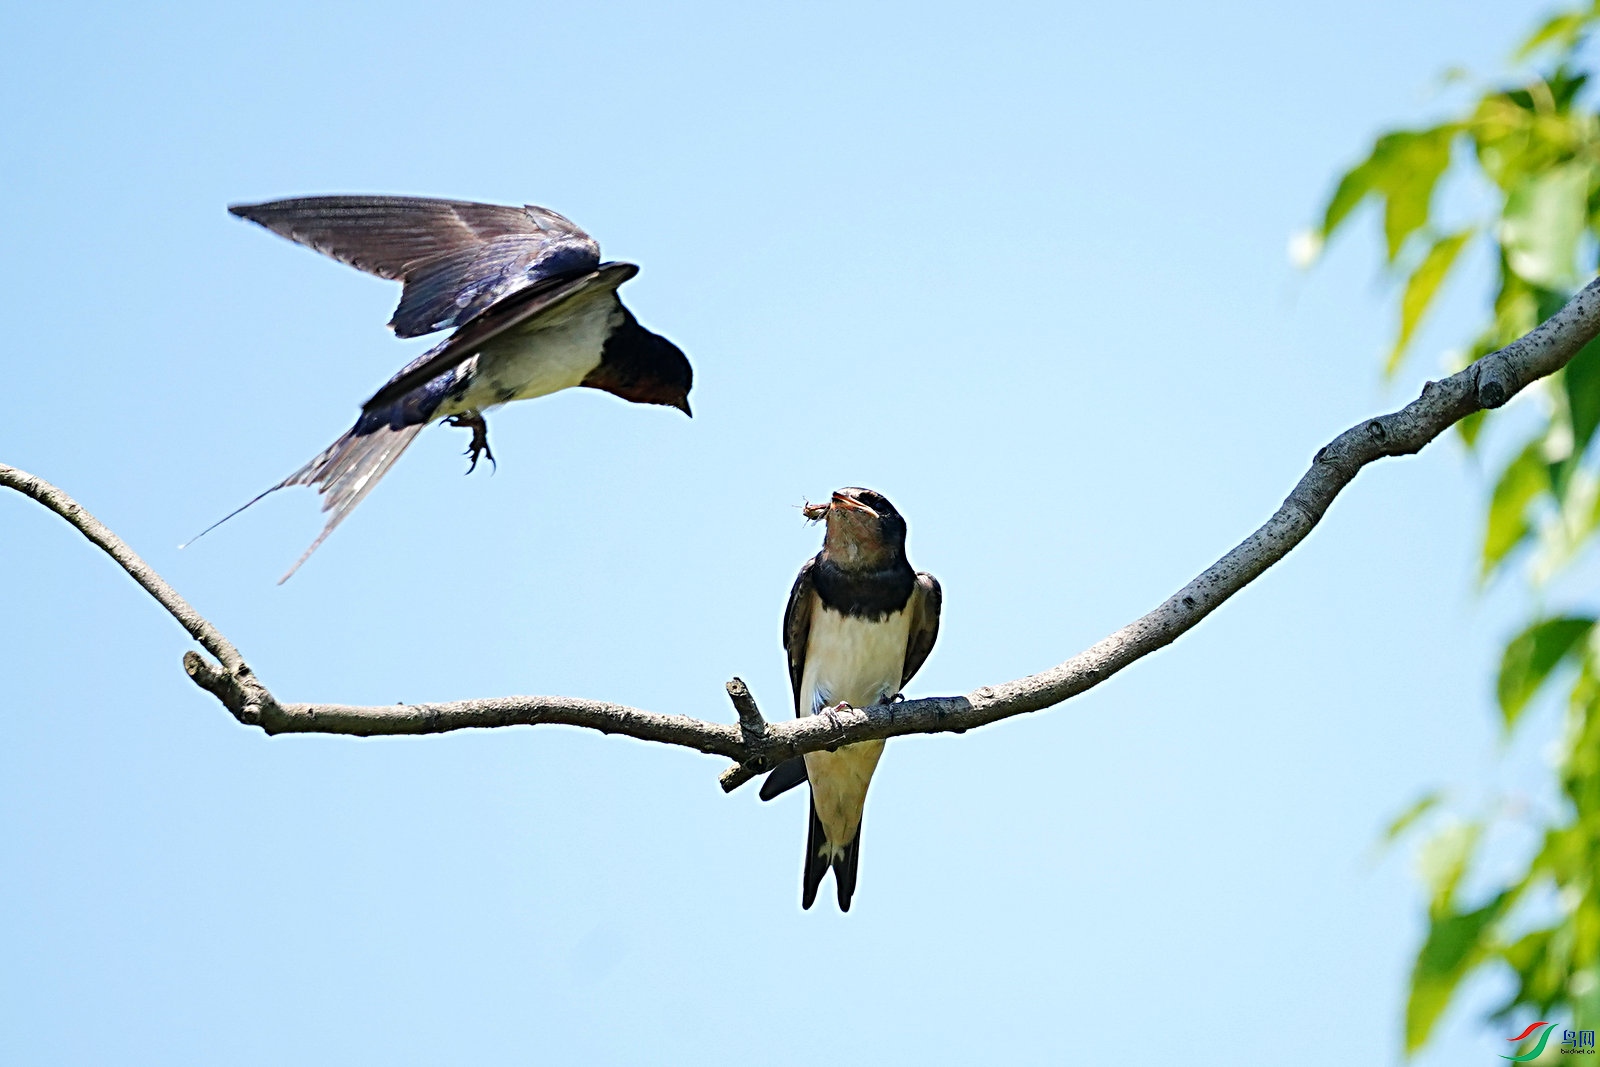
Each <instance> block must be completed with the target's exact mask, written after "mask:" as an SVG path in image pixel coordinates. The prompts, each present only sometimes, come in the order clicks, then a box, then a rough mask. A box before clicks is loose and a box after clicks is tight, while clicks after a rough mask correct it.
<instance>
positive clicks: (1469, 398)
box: [0, 279, 1600, 790]
mask: <svg viewBox="0 0 1600 1067" xmlns="http://www.w3.org/2000/svg"><path fill="white" fill-rule="evenodd" d="M1596 335H1600V279H1596V280H1595V281H1592V282H1590V283H1589V284H1588V285H1587V286H1585V287H1584V288H1583V289H1582V290H1581V291H1580V292H1579V293H1578V294H1577V295H1576V296H1574V297H1573V298H1572V299H1571V300H1570V301H1569V302H1568V303H1567V304H1566V306H1565V307H1563V308H1562V309H1561V310H1560V311H1558V312H1557V313H1556V314H1555V315H1553V316H1551V318H1550V319H1549V321H1547V322H1545V323H1544V324H1542V325H1541V326H1539V327H1538V328H1537V329H1535V330H1534V331H1533V332H1531V333H1529V334H1528V335H1527V336H1525V337H1523V338H1521V339H1519V340H1517V341H1515V342H1514V343H1512V344H1510V345H1507V346H1506V347H1505V348H1502V349H1500V350H1499V351H1497V352H1491V353H1490V354H1489V355H1487V356H1484V357H1483V358H1482V359H1480V360H1478V361H1477V362H1476V363H1473V364H1472V365H1471V366H1469V367H1467V368H1466V369H1464V370H1462V371H1460V372H1459V373H1457V374H1452V375H1451V376H1450V377H1448V378H1445V379H1443V380H1442V381H1437V382H1429V383H1428V384H1427V385H1425V386H1424V387H1423V390H1422V395H1421V396H1420V397H1418V398H1417V399H1416V400H1413V401H1412V402H1411V403H1409V404H1407V405H1406V406H1405V407H1404V408H1402V409H1400V410H1399V411H1396V412H1392V413H1390V414H1388V415H1380V416H1378V417H1377V418H1373V419H1368V420H1366V421H1364V422H1362V423H1360V424H1359V425H1357V426H1353V427H1351V428H1350V429H1348V430H1346V431H1345V432H1344V433H1342V434H1340V435H1339V436H1338V437H1336V438H1334V439H1333V440H1332V441H1330V442H1329V443H1328V444H1326V445H1324V446H1323V447H1322V448H1321V449H1319V450H1318V452H1317V454H1316V457H1315V458H1314V459H1313V460H1312V462H1311V469H1310V470H1308V471H1307V472H1306V473H1305V475H1304V476H1303V477H1302V478H1301V479H1300V482H1299V484H1297V485H1296V486H1295V487H1294V491H1293V492H1291V493H1290V494H1289V496H1288V497H1287V499H1285V500H1284V502H1283V504H1282V505H1281V506H1280V507H1279V508H1278V510H1277V511H1276V512H1275V513H1274V514H1273V516H1272V517H1271V518H1270V519H1268V520H1267V521H1266V522H1265V523H1264V524H1262V526H1261V528H1260V529H1258V530H1256V531H1255V532H1254V533H1252V534H1251V535H1250V536H1249V537H1247V538H1245V539H1244V540H1243V541H1242V542H1240V543H1239V545H1238V546H1237V547H1235V548H1234V549H1233V551H1231V552H1229V553H1228V554H1227V555H1225V556H1223V557H1222V558H1221V559H1219V560H1218V561H1217V562H1216V563H1213V564H1212V565H1211V566H1210V567H1207V568H1206V569H1205V570H1204V571H1203V572H1201V574H1200V575H1199V576H1198V577H1196V578H1195V579H1194V580H1193V581H1191V582H1190V583H1189V584H1188V585H1186V586H1184V587H1183V588H1182V589H1180V590H1178V591H1177V592H1176V593H1174V594H1172V596H1171V597H1169V598H1168V599H1167V600H1166V601H1165V602H1164V603H1162V604H1160V605H1159V606H1157V607H1156V608H1155V609H1154V610H1153V611H1150V612H1148V613H1146V614H1145V615H1143V616H1141V617H1140V618H1138V619H1135V620H1134V621H1133V622H1131V623H1129V624H1128V625H1127V626H1124V627H1123V628H1122V629H1120V630H1118V631H1117V632H1116V633H1114V634H1111V635H1110V636H1109V637H1106V638H1105V639H1104V640H1102V641H1100V642H1098V643H1096V644H1095V645H1093V646H1091V647H1090V648H1087V649H1085V650H1084V651H1082V652H1080V653H1078V654H1077V655H1076V656H1073V657H1072V658H1071V659H1069V660H1067V661H1066V662H1064V663H1062V664H1060V665H1058V666H1055V667H1052V668H1050V669H1049V670H1046V671H1041V672H1040V673H1038V674H1032V675H1029V676H1028V677H1026V678H1019V679H1017V680H1015V681H1011V682H1005V683H1002V684H1000V685H986V686H983V687H982V688H979V689H975V690H973V691H972V692H970V693H967V694H966V695H965V696H950V697H929V698H924V699H921V700H908V701H905V702H904V703H900V704H886V705H878V706H874V707H870V708H858V709H852V710H847V711H842V712H833V711H830V712H826V713H824V714H821V715H817V716H812V717H809V718H803V719H785V720H783V721H780V722H775V723H772V722H767V721H766V720H765V719H763V718H762V715H761V712H760V710H759V708H758V707H757V706H756V702H755V699H754V697H752V696H751V695H750V690H749V689H748V688H747V687H746V686H745V684H744V683H743V682H742V681H740V680H739V679H737V678H735V679H733V681H731V682H729V683H728V686H727V690H728V696H729V699H730V700H732V702H733V705H734V711H735V713H736V716H737V720H738V721H737V723H736V724H731V723H718V722H710V721H707V720H703V719H695V718H690V717H689V716H686V715H662V714H658V713H656V712H650V711H641V710H640V709H638V708H630V707H626V706H623V705H620V704H607V703H603V702H601V701H598V700H582V699H578V698H574V697H492V698H488V699H481V700H458V701H452V702H450V703H445V704H393V705H387V706H381V707H351V706H345V705H339V704H285V703H281V702H279V701H278V700H277V699H276V698H275V697H274V696H273V695H272V693H271V692H269V691H268V689H267V688H266V686H264V685H263V684H262V683H261V682H260V680H259V679H257V678H256V676H255V674H254V673H253V672H252V671H251V670H250V667H249V666H248V665H247V664H246V663H245V661H244V658H243V657H242V656H241V655H240V654H239V651H238V649H236V648H234V647H233V645H232V644H231V643H230V642H229V641H228V639H227V638H225V637H223V636H222V634H221V633H220V632H219V631H218V630H217V628H216V627H214V626H212V625H211V624H210V623H209V622H207V621H206V620H205V618H204V617H202V616H201V615H200V613H199V612H197V611H195V610H194V608H193V607H191V606H190V605H189V603H188V602H187V601H185V600H184V599H183V598H182V597H181V596H179V595H178V594H177V593H176V592H175V591H174V590H173V589H172V587H171V586H169V585H167V583H166V582H165V581H163V580H162V579H161V576H160V575H158V574H156V573H155V572H154V571H153V570H151V569H150V567H149V565H147V564H146V563H145V562H144V561H143V560H142V559H140V558H139V557H138V555H137V554H135V553H134V552H133V550H132V549H130V548H129V547H128V546H127V545H125V544H124V543H123V542H122V540H121V539H120V538H118V537H117V536H116V535H115V534H113V533H112V532H111V531H110V530H108V529H107V528H106V527H105V526H103V525H101V523H100V522H99V521H98V520H96V519H95V518H94V516H92V515H90V514H89V513H88V512H87V511H85V510H84V509H83V507H82V506H80V505H79V504H78V503H77V502H76V501H74V500H73V499H72V498H71V497H69V496H67V495H66V494H65V493H63V492H62V491H61V490H59V489H57V488H56V487H54V486H52V485H50V484H49V483H48V482H45V481H43V480H42V479H40V478H36V477H34V476H33V475H31V474H28V473H26V472H24V471H20V470H17V469H16V468H15V467H8V466H6V465H4V464H0V485H4V486H6V487H8V488H11V489H15V490H17V491H18V492H20V493H22V494H24V495H26V496H30V497H32V498H33V499H34V500H37V501H38V502H39V503H41V504H43V505H44V506H45V507H47V508H49V509H50V510H51V511H53V512H55V513H56V514H57V515H60V516H61V517H62V518H64V519H66V520H67V522H69V523H71V524H72V525H73V526H74V527H76V528H77V529H78V531H79V532H80V533H82V534H83V535H84V536H85V537H87V538H88V539H89V540H90V541H92V542H94V544H96V545H98V546H99V547H100V548H101V549H103V550H104V551H105V552H106V553H107V554H108V555H110V556H111V558H112V559H114V560H116V562H117V564H118V565H119V566H121V567H122V569H123V570H125V571H126V572H127V573H128V574H129V576H131V577H132V578H133V580H134V581H136V582H138V583H139V585H140V586H141V587H143V588H144V590H145V591H146V592H148V593H149V594H150V595H151V596H152V597H154V598H155V599H156V601H157V602H158V603H160V604H161V606H162V607H164V608H166V609H167V612H168V613H169V614H170V615H171V616H172V617H173V618H174V619H176V620H177V621H178V624H179V625H180V626H182V627H183V628H184V629H185V630H187V631H188V632H189V635H190V636H191V637H193V638H194V639H195V641H197V642H198V643H199V644H200V646H201V647H202V648H204V649H205V650H206V651H207V652H209V653H210V654H211V656H212V657H214V659H207V658H205V657H204V656H202V655H201V654H200V653H198V652H195V651H189V652H187V653H185V654H184V657H183V665H184V670H185V671H187V673H188V675H189V677H190V678H192V679H193V680H194V682H195V684H196V685H198V686H200V687H201V688H202V689H204V690H206V691H207V692H208V693H210V694H212V695H213V696H214V697H216V698H217V699H218V700H219V701H221V702H222V704H223V706H224V707H226V708H227V709H228V710H229V711H230V712H231V713H232V714H233V716H234V718H236V719H237V720H238V721H239V722H241V723H244V724H246V725H248V726H258V727H260V728H261V729H263V730H265V731H266V732H267V733H269V734H280V733H329V734H350V735H353V736H357V737H370V736H374V735H377V734H433V733H443V732H444V731H446V730H462V729H467V728H471V727H478V728H487V727H496V726H519V725H522V726H533V725H537V724H540V723H560V724H564V725H567V726H580V727H584V728H586V729H590V730H599V731H600V732H601V733H607V734H622V735H625V736H627V737H633V738H637V739H639V740H641V741H657V742H661V743H663V744H668V745H680V746H682V747H684V748H692V749H695V750H696V751H699V752H706V753H711V754H713V755H718V756H725V757H727V758H728V759H731V760H733V761H734V765H733V766H732V767H730V768H729V769H728V770H727V771H725V772H724V773H723V775H722V779H721V782H722V787H723V789H725V790H733V789H735V788H737V787H738V786H740V785H742V784H743V783H745V782H747V781H749V780H750V779H751V778H753V777H755V776H756V775H758V774H760V773H762V772H763V771H765V770H767V769H768V768H770V767H773V766H776V765H777V764H778V763H780V762H782V761H783V760H785V759H788V758H790V757H791V756H798V755H801V754H803V753H806V752H814V751H817V750H819V749H832V748H837V747H838V746H840V745H846V744H852V743H854V742H857V741H866V740H870V739H873V738H888V737H896V736H899V735H901V734H924V733H942V732H952V733H962V732H964V731H966V730H970V729H972V728H973V727H977V726H986V725H988V724H989V723H992V722H997V721H999V720H1001V719H1007V718H1010V717H1012V716H1013V715H1021V714H1024V713H1025V712H1030V711H1039V710H1041V709H1043V708H1048V707H1052V706H1054V705H1056V704H1059V703H1061V702H1062V701H1064V700H1067V699H1069V698H1071V697H1074V696H1077V695H1078V694H1079V693H1082V692H1084V691H1085V690H1087V689H1091V688H1093V687H1094V686H1096V685H1099V684H1100V683H1101V682H1103V681H1105V680H1106V679H1107V678H1109V677H1111V676H1112V675H1113V674H1115V673H1117V672H1118V671H1120V670H1121V669H1122V668H1124V667H1126V666H1127V665H1128V664H1130V663H1132V662H1134V661H1135V660H1138V659H1141V658H1143V657H1144V656H1148V655H1149V654H1150V653H1152V652H1154V651H1156V650H1157V649H1160V648H1164V647H1166V646H1167V645H1170V644H1171V643H1172V642H1173V641H1176V640H1177V639H1178V638H1179V637H1181V636H1182V635H1183V634H1184V633H1186V632H1187V631H1188V630H1189V629H1191V628H1192V627H1194V626H1195V625H1196V624H1197V623H1199V622H1200V620H1201V619H1204V618H1205V617H1206V616H1207V615H1209V614H1211V613H1212V612H1213V611H1215V610H1216V609H1217V608H1218V607H1220V606H1221V605H1222V603H1223V602H1224V601H1226V600H1227V599H1228V598H1229V597H1231V596H1232V595H1233V594H1235V593H1237V592H1238V591H1239V590H1241V589H1243V588H1244V587H1245V586H1246V585H1249V584H1250V583H1251V582H1252V581H1254V580H1255V579H1256V578H1258V577H1259V576H1260V575H1261V574H1262V572H1264V571H1265V570H1266V569H1267V568H1268V567H1270V566H1272V565H1273V564H1274V563H1276V562H1278V560H1280V559H1282V558H1283V557H1284V556H1286V555H1288V554H1289V552H1290V551H1291V550H1292V549H1293V548H1294V547H1295V546H1296V545H1298V544H1299V543H1300V542H1301V541H1303V540H1304V539H1305V537H1306V535H1307V534H1309V533H1310V532H1311V530H1312V528H1313V527H1314V526H1316V524H1317V523H1318V522H1319V521H1320V520H1321V518H1322V516H1323V515H1324V514H1326V513H1327V510H1328V506H1329V505H1330V504H1332V503H1333V498H1334V497H1336V496H1338V494H1339V491H1340V490H1342V489H1343V488H1344V487H1345V486H1346V485H1348V484H1350V482H1351V481H1352V480H1353V479H1354V478H1355V476H1356V475H1357V474H1358V473H1360V471H1361V468H1363V467H1365V466H1366V465H1367V464H1369V463H1372V462H1375V461H1376V460H1379V459H1382V458H1383V457H1385V456H1405V455H1412V454H1414V453H1416V452H1418V451H1420V450H1421V449H1422V448H1423V446H1425V445H1427V444H1428V442H1430V441H1432V440H1433V439H1434V438H1436V437H1438V436H1439V435H1440V434H1441V433H1443V432H1444V431H1445V430H1447V429H1448V428H1449V427H1450V426H1452V425H1453V424H1454V423H1456V422H1458V421H1459V420H1461V419H1463V418H1465V417H1466V416H1468V415H1470V414H1472V413H1473V412H1476V411H1481V410H1484V409H1486V408H1497V407H1499V406H1501V405H1502V404H1504V403H1505V402H1506V401H1508V400H1510V399H1511V398H1512V397H1513V396H1515V395H1516V394H1517V393H1518V392H1520V391H1521V390H1523V389H1524V388H1526V387H1527V386H1528V385H1529V384H1530V383H1532V382H1534V381H1537V380H1538V379H1540V378H1543V377H1545V376H1547V375H1550V374H1553V373H1555V372H1556V371H1557V370H1559V369H1561V368H1562V367H1563V366H1565V365H1566V363H1567V361H1568V360H1570V359H1571V358H1572V357H1573V356H1574V355H1576V354H1577V352H1578V350H1579V349H1581V348H1582V347H1583V346H1584V345H1585V344H1587V343H1588V342H1589V341H1591V340H1593V339H1594V338H1595V337H1596Z"/></svg>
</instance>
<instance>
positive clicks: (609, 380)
mask: <svg viewBox="0 0 1600 1067" xmlns="http://www.w3.org/2000/svg"><path fill="white" fill-rule="evenodd" d="M583 384H584V385H587V386H590V387H591V388H595V389H604V390H605V391H606V392H608V393H613V394H615V395H617V396H620V397H621V398H622V399H624V400H631V401H632V402H633V403H635V404H663V405H665V406H666V407H669V408H677V409H678V410H679V411H681V412H683V413H684V414H685V415H688V416H690V417H691V418H692V417H693V416H694V412H692V411H690V410H689V390H690V388H692V387H693V385H694V368H693V367H691V366H689V357H687V356H685V355H684V354H683V349H681V348H679V347H678V346H677V345H675V344H673V343H672V342H671V341H669V340H667V339H666V338H665V337H662V336H661V335H660V334H658V333H653V332H651V331H650V330H647V329H645V328H644V327H643V326H640V325H639V324H638V322H637V321H635V320H634V318H633V316H632V315H629V316H628V319H627V321H626V323H625V324H624V325H623V326H622V327H620V328H619V329H617V330H616V331H615V332H614V333H612V335H611V337H610V338H609V339H608V340H607V341H606V345H605V352H604V355H603V357H602V359H601V362H600V365H599V366H598V367H596V368H595V369H594V370H592V371H590V372H589V375H588V377H586V378H584V380H583Z"/></svg>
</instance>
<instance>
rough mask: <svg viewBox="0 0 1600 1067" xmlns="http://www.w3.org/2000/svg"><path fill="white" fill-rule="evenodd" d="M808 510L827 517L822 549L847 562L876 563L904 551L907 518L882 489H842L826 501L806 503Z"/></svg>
mask: <svg viewBox="0 0 1600 1067" xmlns="http://www.w3.org/2000/svg"><path fill="white" fill-rule="evenodd" d="M805 514H806V516H807V517H808V518H820V519H825V520H826V521H827V524H828V532H827V534H826V536H824V538H823V541H822V549H823V552H824V553H825V554H826V555H827V556H828V557H829V558H830V559H832V560H834V561H835V562H837V563H839V564H842V565H844V566H847V567H849V566H861V565H872V564H877V563H879V562H881V561H882V560H884V559H886V558H892V557H894V556H896V555H898V554H900V553H902V552H904V551H905V547H906V520H905V519H903V518H901V517H900V513H899V512H898V511H896V510H895V509H894V505H893V504H891V503H889V499H888V497H885V496H884V495H883V494H882V493H876V492H873V491H872V490H871V489H859V488H855V487H849V488H845V489H840V490H837V491H836V492H835V493H834V494H833V496H832V497H831V498H829V500H828V503H827V504H826V505H823V506H821V507H818V506H816V505H807V507H806V511H805Z"/></svg>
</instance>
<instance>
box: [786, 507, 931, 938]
mask: <svg viewBox="0 0 1600 1067" xmlns="http://www.w3.org/2000/svg"><path fill="white" fill-rule="evenodd" d="M806 516H807V518H826V520H827V533H826V534H825V535H824V537H823V541H822V551H821V552H819V553H817V555H816V556H815V557H813V558H812V559H810V560H807V561H806V565H805V566H804V567H801V568H800V576H799V577H798V578H796V579H795V582H794V588H793V589H792V590H791V591H790V592H789V607H788V609H787V610H786V611H785V612H784V614H783V647H784V651H786V652H787V653H788V654H789V684H790V686H791V687H792V688H793V689H794V711H795V714H796V715H816V714H819V713H822V712H823V711H825V710H827V709H830V708H832V709H835V710H837V709H839V708H842V707H846V706H848V707H855V708H865V707H870V706H871V705H873V704H881V703H886V702H888V701H891V700H895V699H898V698H899V696H900V690H901V688H902V687H903V686H904V685H905V684H906V683H907V682H909V681H910V680H911V676H912V675H914V674H916V673H917V670H918V669H919V668H920V667H921V666H922V664H923V663H924V662H925V661H926V660H927V658H928V653H929V652H931V651H933V642H934V640H935V639H937V638H938V636H939V607H940V604H941V603H942V600H943V594H942V593H941V592H940V590H939V583H938V582H937V581H935V580H934V577H933V575H931V574H927V573H925V572H922V571H914V570H912V569H911V564H910V562H909V561H908V560H907V559H906V520H905V519H903V518H901V517H900V513H899V512H898V511H896V510H895V509H894V505H893V504H891V503H889V501H888V500H886V499H885V498H884V497H883V496H882V495H880V494H878V493H875V492H873V491H872V490H870V489H841V490H839V491H838V492H836V493H834V494H833V497H832V500H831V501H830V502H829V503H828V504H827V505H825V506H818V507H812V506H808V507H807V509H806ZM882 754H883V742H882V741H862V742H860V743H859V744H854V745H845V746H844V747H842V748H840V749H839V750H838V751H837V752H808V753H806V754H805V756H804V757H802V758H801V759H792V760H788V761H786V762H784V763H782V764H780V765H779V766H778V767H777V768H775V769H774V770H773V771H772V773H771V774H769V775H768V776H767V780H766V781H765V782H763V783H762V786H761V799H762V800H771V799H772V798H773V797H775V796H777V795H778V794H779V793H782V792H783V791H784V790H786V789H789V788H792V787H793V786H796V785H799V784H800V783H801V782H804V781H810V783H811V821H810V825H809V829H808V831H807V834H806V859H805V866H804V868H803V873H802V875H801V896H800V904H801V906H802V907H805V908H809V907H811V905H812V903H813V902H814V901H815V900H816V899H817V887H818V886H819V885H821V884H822V878H823V875H825V874H827V873H828V868H829V867H830V866H831V867H832V868H833V881H834V885H835V887H836V888H837V889H838V891H839V910H840V911H849V910H850V898H851V896H852V895H853V894H854V893H855V891H856V870H857V867H858V864H859V862H860V859H861V811H862V808H863V807H864V806H865V804H866V802H867V785H868V784H869V783H870V782H871V781H872V772H873V771H874V770H876V769H877V766H878V757H879V756H881V755H882ZM802 760H803V761H804V762H802Z"/></svg>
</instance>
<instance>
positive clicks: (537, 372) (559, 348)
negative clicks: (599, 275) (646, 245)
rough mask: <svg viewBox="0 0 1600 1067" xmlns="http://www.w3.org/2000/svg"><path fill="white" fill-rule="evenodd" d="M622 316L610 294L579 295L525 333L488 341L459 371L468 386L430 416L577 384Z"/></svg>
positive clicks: (596, 360)
mask: <svg viewBox="0 0 1600 1067" xmlns="http://www.w3.org/2000/svg"><path fill="white" fill-rule="evenodd" d="M622 317H623V312H622V307H621V305H620V304H618V302H617V298H616V291H615V290H614V289H599V290H596V291H593V292H590V293H583V294H580V295H578V296H576V297H574V298H573V299H571V300H569V301H567V302H566V303H564V304H562V305H560V306H558V307H556V308H554V309H552V310H551V311H550V312H548V313H546V314H542V315H540V316H539V317H538V318H537V319H535V325H534V326H532V327H531V328H521V329H514V330H510V331H508V332H506V333H504V334H502V335H500V336H499V337H495V338H492V339H490V340H489V341H488V342H487V343H486V344H485V345H484V346H483V348H481V349H480V350H479V351H478V353H477V355H475V356H473V357H472V359H470V360H468V361H467V363H466V364H465V369H466V370H467V371H468V372H469V373H470V375H471V384H469V385H468V386H467V391H466V393H465V394H463V395H462V397H461V398H460V399H459V400H453V399H451V400H446V401H445V402H444V404H442V405H441V406H440V408H439V410H438V412H436V413H435V417H436V418H441V419H442V418H446V417H448V416H450V415H459V414H461V413H463V412H467V411H487V410H488V409H490V408H492V407H497V406H498V405H500V404H508V403H510V402H511V401H513V400H531V399H533V398H534V397H537V396H548V395H549V394H551V393H554V392H559V391H560V390H562V389H570V388H572V387H573V386H575V385H578V384H579V383H581V382H582V381H583V379H584V378H585V377H586V376H587V375H588V374H589V372H590V371H592V370H594V369H595V367H597V366H599V364H600V352H601V349H602V348H604V347H605V341H606V337H607V336H609V335H610V333H611V328H612V326H613V325H615V324H616V323H618V322H620V321H621V320H622Z"/></svg>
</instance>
